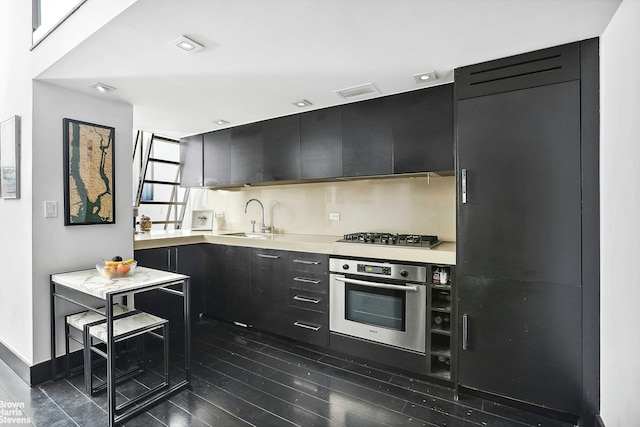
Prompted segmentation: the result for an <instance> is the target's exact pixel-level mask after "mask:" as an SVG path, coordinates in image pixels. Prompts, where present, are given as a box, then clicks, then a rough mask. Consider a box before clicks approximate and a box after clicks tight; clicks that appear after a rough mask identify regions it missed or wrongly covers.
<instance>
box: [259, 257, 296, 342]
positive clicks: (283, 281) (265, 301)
mask: <svg viewBox="0 0 640 427" xmlns="http://www.w3.org/2000/svg"><path fill="white" fill-rule="evenodd" d="M251 252H252V254H251V257H252V263H251V272H252V276H253V277H252V280H253V307H254V319H253V325H254V326H255V327H256V328H258V329H262V330H265V331H268V332H272V333H275V334H280V335H288V332H289V327H288V323H289V309H288V306H289V287H288V286H287V281H288V278H289V255H288V253H287V252H286V251H274V250H270V249H252V250H251Z"/></svg>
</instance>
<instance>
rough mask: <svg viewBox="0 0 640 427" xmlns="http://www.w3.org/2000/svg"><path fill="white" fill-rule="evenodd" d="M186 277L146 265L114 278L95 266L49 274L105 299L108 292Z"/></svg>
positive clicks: (174, 280)
mask: <svg viewBox="0 0 640 427" xmlns="http://www.w3.org/2000/svg"><path fill="white" fill-rule="evenodd" d="M188 278H189V276H185V275H184V274H178V273H171V272H169V271H162V270H155V269H152V268H146V267H137V268H136V269H135V271H134V272H133V273H132V274H131V275H129V276H126V277H119V278H116V279H108V278H106V277H103V276H101V275H100V273H98V271H97V270H96V269H95V268H93V269H89V270H80V271H72V272H69V273H60V274H53V275H51V281H52V282H54V283H56V284H58V285H62V286H65V287H67V288H69V289H73V290H76V291H78V292H82V293H85V294H88V295H91V296H94V297H97V298H101V299H106V297H107V295H108V294H110V293H123V292H135V290H136V289H143V288H146V287H148V286H154V285H161V284H164V283H168V282H176V281H181V280H185V279H188Z"/></svg>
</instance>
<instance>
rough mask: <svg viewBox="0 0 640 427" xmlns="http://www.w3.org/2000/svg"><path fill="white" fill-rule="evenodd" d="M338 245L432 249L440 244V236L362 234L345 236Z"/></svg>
mask: <svg viewBox="0 0 640 427" xmlns="http://www.w3.org/2000/svg"><path fill="white" fill-rule="evenodd" d="M337 242H338V243H361V244H367V245H386V246H398V247H417V248H423V249H431V248H433V247H434V246H436V245H438V244H439V243H440V240H438V236H431V235H426V234H397V233H396V234H394V233H372V232H360V233H349V234H345V235H344V236H343V238H342V239H340V240H338V241H337Z"/></svg>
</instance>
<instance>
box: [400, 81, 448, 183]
mask: <svg viewBox="0 0 640 427" xmlns="http://www.w3.org/2000/svg"><path fill="white" fill-rule="evenodd" d="M392 101H393V173H414V172H431V171H446V170H450V171H453V169H454V166H453V85H452V84H448V85H442V86H436V87H432V88H429V89H423V90H417V91H413V92H407V93H403V94H400V95H394V96H393V97H392Z"/></svg>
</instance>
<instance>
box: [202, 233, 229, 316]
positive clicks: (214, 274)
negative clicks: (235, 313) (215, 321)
mask: <svg viewBox="0 0 640 427" xmlns="http://www.w3.org/2000/svg"><path fill="white" fill-rule="evenodd" d="M207 246H208V247H207V262H206V265H207V271H208V273H209V274H208V275H207V286H206V292H205V304H206V311H205V313H206V314H207V316H211V317H216V318H219V319H226V320H229V315H228V313H227V284H226V276H227V274H226V267H227V256H226V253H227V247H226V246H224V245H207Z"/></svg>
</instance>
